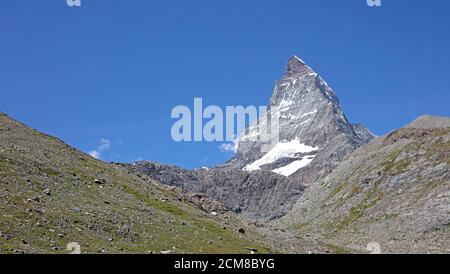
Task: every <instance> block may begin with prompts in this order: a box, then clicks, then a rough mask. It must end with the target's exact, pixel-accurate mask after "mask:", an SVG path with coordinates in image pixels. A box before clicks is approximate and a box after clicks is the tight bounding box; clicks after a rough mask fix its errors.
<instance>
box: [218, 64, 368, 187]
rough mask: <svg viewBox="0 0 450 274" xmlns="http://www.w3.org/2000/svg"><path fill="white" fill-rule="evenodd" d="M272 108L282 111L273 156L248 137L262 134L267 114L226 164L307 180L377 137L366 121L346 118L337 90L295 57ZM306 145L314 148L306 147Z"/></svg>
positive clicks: (277, 84) (287, 69)
mask: <svg viewBox="0 0 450 274" xmlns="http://www.w3.org/2000/svg"><path fill="white" fill-rule="evenodd" d="M270 109H272V110H274V109H277V110H279V116H280V123H279V124H280V125H279V141H280V143H281V144H280V145H278V144H273V145H274V146H273V147H274V151H269V154H268V155H270V156H271V157H266V156H267V153H266V152H263V151H262V149H261V146H262V145H263V144H264V143H261V142H255V141H254V140H253V139H251V140H249V138H248V136H252V137H253V136H258V135H260V134H261V133H260V132H258V125H259V124H264V123H266V121H267V119H268V117H267V116H265V117H262V118H261V119H260V120H259V121H258V122H256V123H255V124H254V125H252V126H250V128H249V134H247V135H246V136H242V137H241V138H240V139H239V140H238V150H237V154H236V156H235V157H234V158H233V159H232V160H231V161H230V162H228V163H227V167H228V168H232V169H244V170H248V171H253V170H259V169H262V170H271V171H274V172H277V173H280V174H283V175H287V176H290V177H292V178H294V179H296V180H300V181H301V182H302V183H303V184H305V185H309V184H311V183H313V182H314V181H317V180H318V179H320V178H322V177H323V176H325V175H327V174H328V173H329V172H330V171H331V170H332V169H333V168H334V167H335V166H336V165H337V164H338V163H339V162H340V161H341V160H342V159H343V158H344V157H345V156H346V155H348V154H349V153H351V152H352V151H353V150H355V149H356V148H357V147H359V146H361V145H363V144H366V143H368V142H370V141H371V140H372V139H373V138H374V137H375V136H374V135H373V134H371V133H370V131H368V130H367V129H366V128H364V126H362V125H352V124H351V123H350V122H349V121H348V120H347V118H346V117H345V115H344V113H343V111H342V110H341V108H340V106H339V99H338V98H337V96H336V94H335V93H334V92H333V90H332V89H331V88H330V87H329V86H328V84H327V83H326V82H325V81H324V80H323V79H322V78H321V77H320V76H319V75H318V74H317V73H316V72H314V71H313V70H312V69H311V68H310V67H309V66H308V65H306V64H305V63H304V62H303V61H302V60H301V59H300V58H298V57H296V56H294V57H292V58H291V59H290V60H289V62H288V64H287V67H286V71H285V74H284V77H283V78H282V79H281V80H279V81H277V83H276V85H275V89H274V93H273V96H272V98H271V100H270ZM269 114H273V113H271V112H269ZM272 116H273V115H272ZM281 145H282V146H283V147H282V148H280V146H281ZM302 145H303V146H302ZM305 146H306V147H310V148H315V149H314V150H313V151H312V149H309V150H308V149H306V150H304V149H302V148H305ZM280 150H281V151H280ZM273 154H276V155H273ZM273 156H274V157H273ZM265 158H267V159H265Z"/></svg>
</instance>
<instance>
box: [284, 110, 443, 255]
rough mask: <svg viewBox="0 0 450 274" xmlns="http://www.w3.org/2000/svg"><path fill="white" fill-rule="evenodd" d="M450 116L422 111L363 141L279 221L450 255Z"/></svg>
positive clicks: (299, 230)
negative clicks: (404, 123) (402, 124)
mask: <svg viewBox="0 0 450 274" xmlns="http://www.w3.org/2000/svg"><path fill="white" fill-rule="evenodd" d="M449 165H450V118H444V117H432V116H422V117H420V118H418V119H417V120H416V121H414V122H412V123H411V124H409V125H408V126H406V127H405V128H402V129H399V130H396V131H394V132H392V133H390V134H388V135H386V136H383V137H380V138H378V139H376V140H375V141H373V142H372V143H370V144H368V145H365V146H362V147H361V148H359V149H358V150H356V151H355V152H354V153H352V154H351V155H350V156H349V157H348V158H347V159H346V160H345V161H343V162H342V163H341V164H340V165H339V166H338V167H337V168H336V170H334V171H333V172H332V173H331V174H330V175H328V176H327V177H326V178H324V179H323V180H321V181H319V182H318V183H316V184H314V185H312V186H311V187H310V188H308V189H307V190H306V192H305V193H304V195H303V196H302V197H301V198H300V200H299V201H298V202H297V204H296V205H295V206H294V208H293V210H292V211H291V212H290V213H289V214H288V215H286V216H285V217H284V218H283V219H282V220H280V222H279V225H280V226H281V227H284V228H286V227H289V228H290V229H292V230H293V231H295V233H296V234H297V235H298V236H299V237H302V236H304V235H305V234H314V235H316V236H317V237H321V238H323V239H324V240H325V241H330V242H332V243H335V244H338V245H341V246H348V247H352V248H356V249H364V248H365V246H366V245H367V244H368V243H369V242H378V243H379V244H380V245H381V247H382V251H383V252H394V253H395V252H401V253H425V252H430V253H442V252H444V253H450V238H449V236H450V169H449Z"/></svg>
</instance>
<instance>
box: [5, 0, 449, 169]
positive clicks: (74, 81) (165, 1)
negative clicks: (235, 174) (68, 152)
mask: <svg viewBox="0 0 450 274" xmlns="http://www.w3.org/2000/svg"><path fill="white" fill-rule="evenodd" d="M382 4H383V6H382V7H381V8H369V7H368V6H367V5H366V0H340V1H336V0H321V1H317V0H281V1H280V0H271V1H268V0H245V1H243V0H227V1H211V0H191V1H186V0H179V1H175V0H151V1H149V0H133V1H125V0H114V1H107V0H82V7H81V8H69V7H67V5H66V1H65V0H33V1H31V0H4V1H2V2H1V3H0V94H1V97H0V111H3V112H6V113H7V114H9V115H10V116H12V117H14V118H16V119H18V120H20V121H23V122H25V123H27V124H28V125H30V126H32V127H34V128H37V129H39V130H42V131H44V132H47V133H49V134H52V135H54V136H57V137H59V138H61V139H62V140H64V141H65V142H67V143H68V144H70V145H72V146H75V147H77V148H79V149H81V150H83V151H86V152H89V151H91V150H93V149H95V148H97V147H98V146H99V145H100V140H101V139H107V140H109V141H110V142H111V145H110V146H109V148H107V149H106V148H105V149H104V150H103V151H102V154H101V156H102V159H104V160H106V161H119V162H129V161H135V160H138V159H146V160H153V161H158V162H163V163H171V164H177V165H181V166H184V167H189V168H192V167H198V166H209V165H214V164H217V163H220V162H223V161H225V160H226V159H228V158H230V157H231V154H227V153H223V152H221V151H220V150H219V149H218V146H219V144H217V143H174V142H173V141H172V139H171V137H170V128H171V126H172V123H173V122H174V121H173V120H172V119H171V118H170V111H171V109H172V108H173V107H174V106H176V105H180V104H185V105H192V104H193V98H194V97H196V96H199V97H203V99H204V103H205V104H215V105H220V106H225V105H239V104H240V105H266V104H267V103H268V100H269V98H270V96H271V93H272V89H273V86H274V82H275V80H277V79H279V78H280V77H281V76H282V73H283V70H284V66H285V64H286V62H287V60H288V59H289V57H290V56H291V55H293V54H296V55H298V56H300V57H301V58H302V59H304V60H305V61H306V62H307V63H308V64H309V65H310V66H311V67H313V68H314V69H315V70H316V71H317V72H318V73H319V74H320V75H321V76H322V77H323V78H324V79H325V80H326V81H327V82H328V83H329V84H330V85H331V86H332V88H333V89H334V90H335V92H336V93H337V95H338V96H339V98H340V100H341V104H342V107H343V109H344V112H345V113H346V115H347V117H348V118H349V119H350V120H351V121H352V122H361V123H363V124H365V125H366V126H367V127H369V128H370V129H371V130H372V131H374V132H375V133H377V134H384V133H386V132H389V131H390V130H393V129H395V128H398V127H401V126H403V125H404V124H406V123H408V122H409V121H411V120H413V119H414V118H416V117H417V116H419V115H421V114H435V115H444V116H450V108H449V102H450V95H449V94H450V76H449V68H450V51H449V49H450V35H449V34H450V16H449V13H450V1H448V0H413V1H411V0H383V1H382Z"/></svg>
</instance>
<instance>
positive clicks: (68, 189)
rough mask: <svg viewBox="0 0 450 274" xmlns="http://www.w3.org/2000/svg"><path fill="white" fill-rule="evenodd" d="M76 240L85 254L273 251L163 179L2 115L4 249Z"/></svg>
mask: <svg viewBox="0 0 450 274" xmlns="http://www.w3.org/2000/svg"><path fill="white" fill-rule="evenodd" d="M95 179H103V180H105V184H103V185H99V184H96V183H94V180H95ZM46 189H48V190H49V191H50V195H48V194H47V193H45V192H46V191H45V190H46ZM229 218H231V217H229ZM227 223H234V222H233V221H230V222H227ZM70 242H78V243H79V244H80V245H81V249H82V252H83V253H97V252H106V253H121V252H124V253H148V252H154V253H159V252H160V251H162V250H172V252H173V253H248V250H247V249H246V248H247V247H252V248H256V249H258V250H259V251H260V252H269V249H268V248H267V247H266V246H265V245H264V244H261V243H258V241H257V240H255V239H254V238H249V236H248V233H247V235H243V234H240V233H238V232H237V227H236V226H234V227H233V226H230V225H227V226H224V225H223V224H222V222H221V221H220V220H219V218H216V217H213V216H211V215H210V214H207V213H205V212H203V211H201V210H199V209H198V208H197V207H196V206H195V205H193V204H190V203H188V202H186V201H184V200H182V199H180V198H178V197H176V195H175V194H173V193H170V192H168V191H166V190H164V189H163V188H161V187H160V186H159V185H158V184H156V183H155V184H148V183H145V182H144V181H142V180H141V179H139V178H138V177H135V176H133V175H130V174H127V173H126V172H125V171H123V170H122V169H120V168H119V167H116V166H114V165H110V164H106V163H103V162H101V161H98V160H96V159H93V158H91V157H90V156H88V155H86V154H84V153H82V152H80V151H77V150H75V149H73V148H71V147H69V146H67V145H66V144H64V143H63V142H61V141H59V140H57V139H55V138H53V137H50V136H47V135H44V134H42V133H40V132H38V131H35V130H32V129H30V128H28V127H26V126H24V125H23V124H20V123H18V122H16V121H14V120H11V119H10V118H8V117H7V116H4V115H2V114H0V253H22V252H25V253H67V252H68V251H66V245H67V244H68V243H70Z"/></svg>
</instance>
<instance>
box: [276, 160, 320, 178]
mask: <svg viewBox="0 0 450 274" xmlns="http://www.w3.org/2000/svg"><path fill="white" fill-rule="evenodd" d="M314 158H316V155H309V156H305V157H303V158H302V159H301V160H298V161H294V162H292V163H290V164H289V165H287V166H284V167H280V168H277V169H274V170H272V171H273V172H275V173H278V174H281V175H283V176H286V177H288V176H291V175H292V174H294V173H295V172H297V171H298V170H299V169H301V168H304V167H305V166H307V165H309V164H310V163H311V162H312V161H313V160H314Z"/></svg>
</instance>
